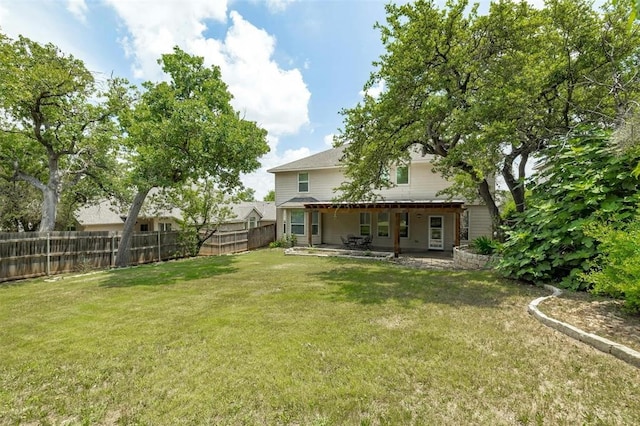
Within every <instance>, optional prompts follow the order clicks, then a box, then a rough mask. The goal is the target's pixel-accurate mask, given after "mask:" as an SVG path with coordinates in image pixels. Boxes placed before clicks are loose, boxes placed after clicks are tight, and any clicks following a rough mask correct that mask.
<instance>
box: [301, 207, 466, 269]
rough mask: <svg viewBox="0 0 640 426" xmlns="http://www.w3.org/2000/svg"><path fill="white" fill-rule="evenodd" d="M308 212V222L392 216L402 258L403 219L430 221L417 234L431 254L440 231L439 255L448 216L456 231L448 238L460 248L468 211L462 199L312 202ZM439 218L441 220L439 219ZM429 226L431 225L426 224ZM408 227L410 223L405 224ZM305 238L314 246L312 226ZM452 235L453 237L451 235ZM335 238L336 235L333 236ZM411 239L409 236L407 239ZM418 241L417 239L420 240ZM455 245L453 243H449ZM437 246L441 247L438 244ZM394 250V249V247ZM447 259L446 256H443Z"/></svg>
mask: <svg viewBox="0 0 640 426" xmlns="http://www.w3.org/2000/svg"><path fill="white" fill-rule="evenodd" d="M303 205H304V212H305V214H306V217H307V218H306V222H307V223H312V222H313V215H314V213H317V214H318V215H320V214H330V215H333V216H334V217H339V216H340V215H344V214H352V215H353V214H357V213H369V214H371V215H373V214H377V213H388V219H389V222H390V223H389V224H388V225H387V226H389V228H390V231H391V232H390V235H389V236H390V237H391V240H392V241H393V245H392V249H393V255H394V257H399V256H400V254H401V253H402V244H401V229H402V226H401V225H402V224H401V221H402V220H403V216H404V217H405V220H408V217H409V215H412V217H418V218H422V217H423V216H424V218H426V219H428V228H427V229H423V230H421V231H414V232H415V235H418V233H419V232H420V238H422V236H423V235H422V234H424V236H425V237H426V241H428V243H427V244H425V245H424V251H425V252H426V251H431V248H432V246H431V242H432V241H436V239H434V236H438V234H437V233H436V231H438V232H440V234H441V235H439V240H440V242H439V244H440V248H435V249H434V250H435V251H434V252H433V253H434V254H435V253H438V251H440V252H442V251H443V250H444V243H443V242H444V240H445V236H444V232H445V227H444V220H443V218H444V217H451V218H452V221H453V229H452V230H451V229H449V230H447V231H446V232H447V238H451V237H452V243H453V246H454V247H455V246H459V245H460V228H461V224H460V217H461V214H462V213H463V211H464V202H463V201H459V200H422V201H413V200H407V201H397V200H396V201H376V202H360V203H350V202H321V201H310V202H305V203H304V204H303ZM438 218H439V221H438V220H436V219H438ZM425 223H427V222H425ZM437 223H440V228H438V229H434V228H432V225H433V224H437ZM405 226H408V224H405ZM324 227H325V228H327V229H328V230H326V233H327V234H329V233H331V230H330V229H329V228H330V225H329V224H325V225H324ZM371 228H372V226H371V227H370V229H369V232H370V234H373V230H372V229H371ZM305 231H306V232H305V236H304V239H305V240H306V242H307V243H308V245H309V246H312V245H314V244H313V243H314V236H313V233H312V232H313V231H312V227H311V226H308V227H306V229H305ZM427 233H428V235H427ZM451 233H452V234H453V235H452V236H451ZM333 237H334V239H335V233H334V234H333ZM406 237H407V239H408V236H406ZM416 242H417V240H416ZM324 244H325V241H324V240H323V239H322V238H321V240H320V245H324ZM449 244H451V242H450V243H449ZM316 245H318V241H317V239H316ZM436 247H437V244H436ZM390 248H391V247H390ZM442 255H443V256H445V253H442Z"/></svg>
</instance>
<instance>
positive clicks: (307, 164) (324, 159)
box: [267, 145, 433, 173]
mask: <svg viewBox="0 0 640 426" xmlns="http://www.w3.org/2000/svg"><path fill="white" fill-rule="evenodd" d="M345 147H346V145H343V146H339V147H337V148H331V149H328V150H326V151H322V152H318V153H317V154H313V155H310V156H308V157H305V158H301V159H299V160H296V161H292V162H290V163H287V164H283V165H281V166H277V167H274V168H272V169H269V170H267V172H269V173H278V172H291V171H296V170H317V169H332V168H336V167H340V166H342V164H341V163H340V160H341V159H342V155H343V153H344V149H345ZM409 152H410V154H411V161H415V162H421V161H423V162H430V161H432V160H433V156H432V155H423V153H422V149H421V148H420V147H419V146H418V145H414V146H413V148H412V149H410V151H409Z"/></svg>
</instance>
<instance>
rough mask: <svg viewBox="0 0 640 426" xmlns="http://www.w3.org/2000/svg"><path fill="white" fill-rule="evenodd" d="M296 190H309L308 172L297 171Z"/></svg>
mask: <svg viewBox="0 0 640 426" xmlns="http://www.w3.org/2000/svg"><path fill="white" fill-rule="evenodd" d="M298 192H309V173H306V172H305V173H298Z"/></svg>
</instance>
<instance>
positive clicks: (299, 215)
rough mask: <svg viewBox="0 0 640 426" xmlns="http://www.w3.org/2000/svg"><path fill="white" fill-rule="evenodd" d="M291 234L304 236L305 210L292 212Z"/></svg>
mask: <svg viewBox="0 0 640 426" xmlns="http://www.w3.org/2000/svg"><path fill="white" fill-rule="evenodd" d="M291 233H292V234H295V235H304V210H291Z"/></svg>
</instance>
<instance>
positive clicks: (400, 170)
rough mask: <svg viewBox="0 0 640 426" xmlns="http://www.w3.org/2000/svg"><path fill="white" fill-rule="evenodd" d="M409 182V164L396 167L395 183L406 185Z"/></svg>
mask: <svg viewBox="0 0 640 426" xmlns="http://www.w3.org/2000/svg"><path fill="white" fill-rule="evenodd" d="M408 183H409V166H398V167H396V184H398V185H406V184H408Z"/></svg>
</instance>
